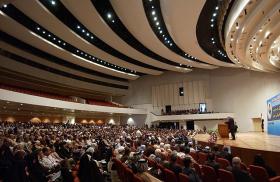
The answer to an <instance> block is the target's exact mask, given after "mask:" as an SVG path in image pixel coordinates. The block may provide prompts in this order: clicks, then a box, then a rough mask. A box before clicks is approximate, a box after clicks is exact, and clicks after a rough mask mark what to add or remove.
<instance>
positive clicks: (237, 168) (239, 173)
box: [227, 157, 253, 182]
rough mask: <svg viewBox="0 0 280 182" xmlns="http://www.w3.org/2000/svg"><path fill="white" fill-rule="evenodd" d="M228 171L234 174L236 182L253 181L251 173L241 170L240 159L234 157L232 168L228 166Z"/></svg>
mask: <svg viewBox="0 0 280 182" xmlns="http://www.w3.org/2000/svg"><path fill="white" fill-rule="evenodd" d="M227 170H229V171H231V172H232V174H233V176H234V178H235V181H236V182H243V181H246V182H250V181H253V179H252V177H251V176H250V175H249V173H248V172H247V171H244V170H242V169H241V160H240V158H239V157H234V158H233V159H232V167H231V166H228V167H227Z"/></svg>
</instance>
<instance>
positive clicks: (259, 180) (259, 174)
mask: <svg viewBox="0 0 280 182" xmlns="http://www.w3.org/2000/svg"><path fill="white" fill-rule="evenodd" d="M249 169H250V173H251V175H252V176H253V178H254V179H255V182H266V181H268V179H269V176H268V174H267V172H266V170H265V168H263V167H260V166H254V165H250V166H249Z"/></svg>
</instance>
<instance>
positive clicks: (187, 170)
mask: <svg viewBox="0 0 280 182" xmlns="http://www.w3.org/2000/svg"><path fill="white" fill-rule="evenodd" d="M191 164H192V159H191V158H190V157H186V158H185V159H184V168H183V173H184V174H186V175H188V176H189V181H190V182H200V181H201V179H200V178H199V176H198V174H197V173H196V171H195V169H193V168H192V167H191Z"/></svg>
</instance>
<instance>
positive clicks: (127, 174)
mask: <svg viewBox="0 0 280 182" xmlns="http://www.w3.org/2000/svg"><path fill="white" fill-rule="evenodd" d="M124 175H125V181H126V182H130V181H132V179H133V175H134V174H133V171H132V170H131V169H129V168H128V167H125V169H124Z"/></svg>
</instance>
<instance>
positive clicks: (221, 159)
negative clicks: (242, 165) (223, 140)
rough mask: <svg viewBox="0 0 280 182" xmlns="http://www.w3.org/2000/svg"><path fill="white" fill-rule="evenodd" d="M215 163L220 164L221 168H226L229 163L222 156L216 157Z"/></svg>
mask: <svg viewBox="0 0 280 182" xmlns="http://www.w3.org/2000/svg"><path fill="white" fill-rule="evenodd" d="M216 161H217V163H219V164H220V168H221V169H226V168H227V167H228V166H230V163H229V161H228V160H226V159H223V158H217V159H216Z"/></svg>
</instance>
